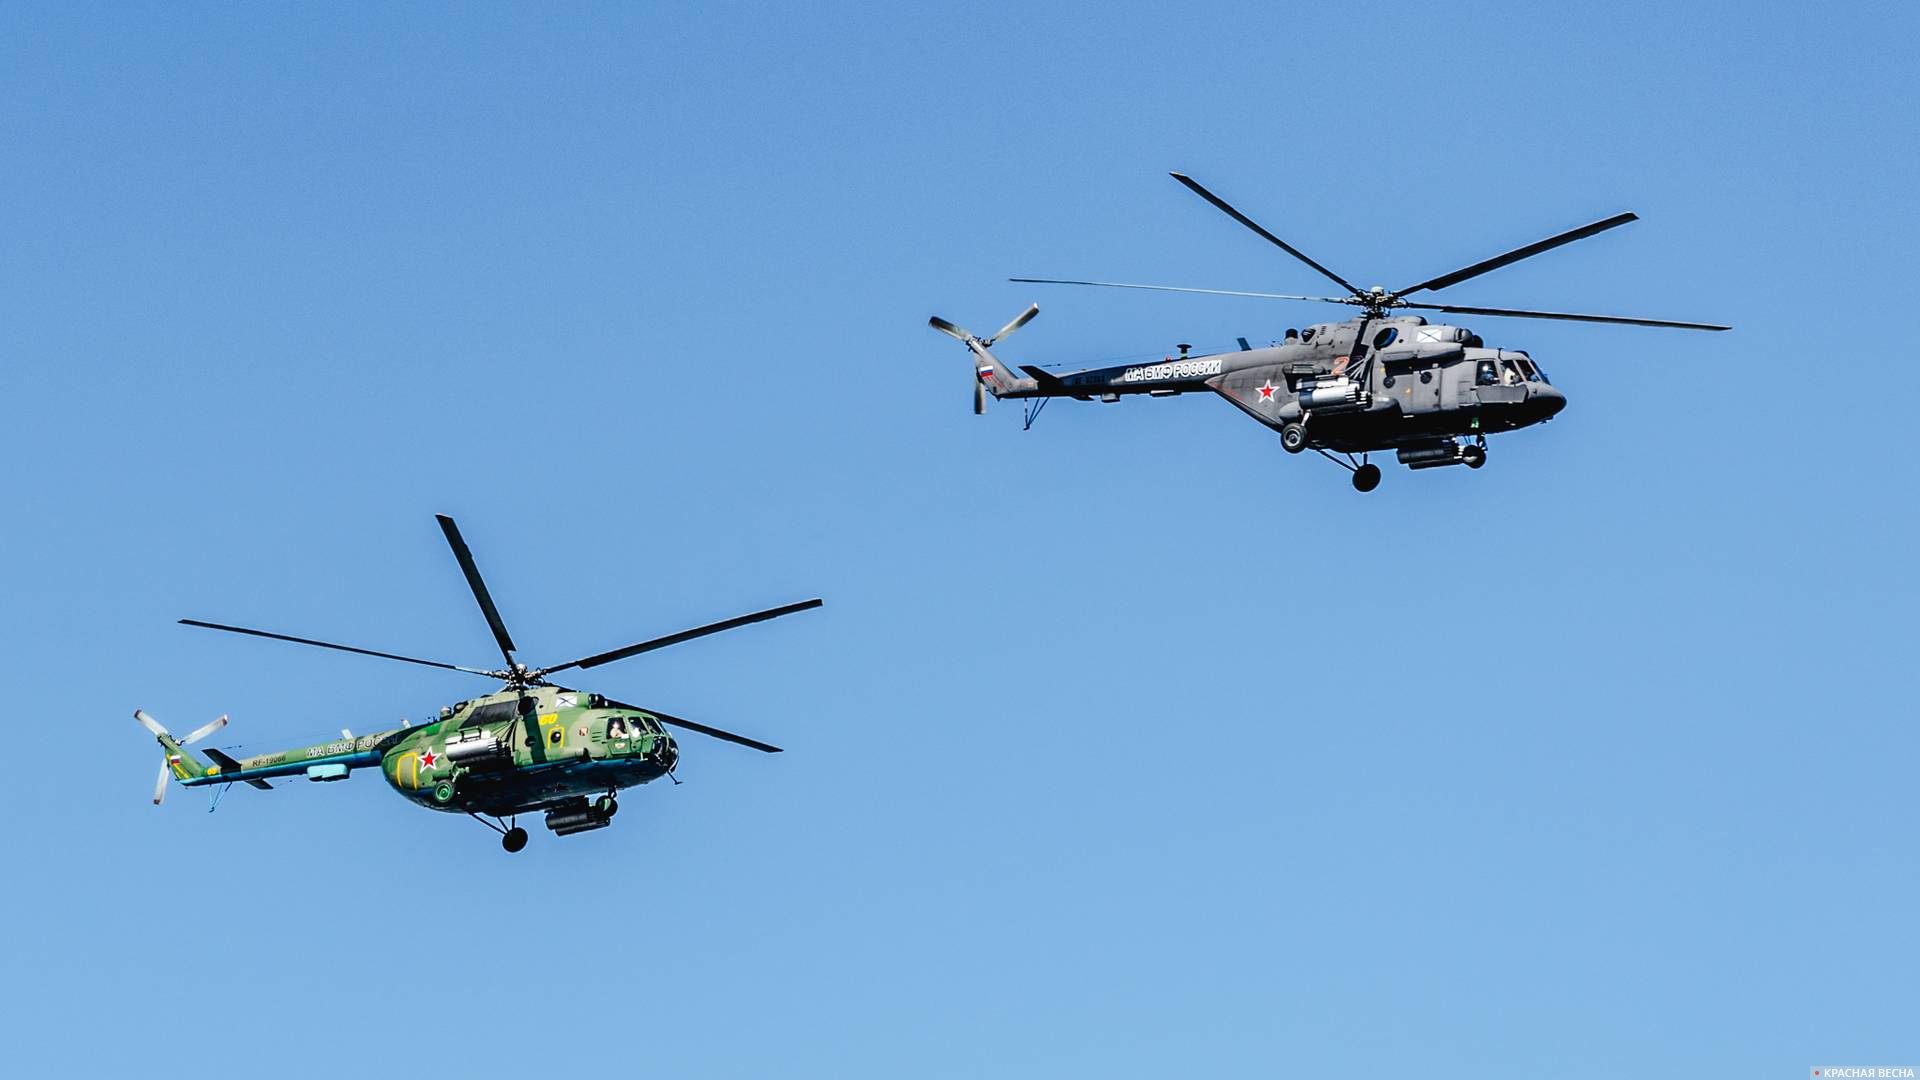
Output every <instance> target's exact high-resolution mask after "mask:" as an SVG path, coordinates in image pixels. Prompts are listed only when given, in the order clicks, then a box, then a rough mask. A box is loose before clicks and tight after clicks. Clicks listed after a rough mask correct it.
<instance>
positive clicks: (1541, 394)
mask: <svg viewBox="0 0 1920 1080" xmlns="http://www.w3.org/2000/svg"><path fill="white" fill-rule="evenodd" d="M1527 404H1528V405H1530V406H1532V407H1533V409H1534V410H1535V411H1536V412H1538V413H1539V415H1540V419H1542V420H1545V419H1548V418H1549V417H1551V416H1553V415H1554V414H1556V413H1558V412H1559V411H1560V410H1561V409H1564V408H1566V407H1567V395H1565V394H1563V393H1561V392H1560V389H1559V388H1558V387H1556V386H1552V385H1549V384H1547V383H1544V382H1539V383H1530V384H1528V386H1527Z"/></svg>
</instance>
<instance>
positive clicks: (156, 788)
mask: <svg viewBox="0 0 1920 1080" xmlns="http://www.w3.org/2000/svg"><path fill="white" fill-rule="evenodd" d="M165 801H167V762H166V761H165V760H162V761H161V762H160V778H159V779H158V780H155V781H154V782H153V805H155V806H159V805H160V804H161V803H163V802H165Z"/></svg>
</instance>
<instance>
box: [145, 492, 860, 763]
mask: <svg viewBox="0 0 1920 1080" xmlns="http://www.w3.org/2000/svg"><path fill="white" fill-rule="evenodd" d="M435 518H436V519H437V520H438V521H439V522H440V531H441V532H442V533H443V534H445V536H446V538H447V546H448V547H450V548H452V549H453V557H454V559H455V560H456V561H458V562H459V564H460V572H461V573H462V574H463V575H464V576H465V577H466V579H467V587H468V589H470V590H471V591H472V593H473V598H474V600H475V601H476V602H477V603H478V604H479V605H480V613H481V615H483V616H484V617H485V618H486V620H487V627H488V629H490V630H492V631H493V639H494V642H495V643H496V644H497V645H499V647H500V656H501V658H502V659H504V660H505V661H506V664H507V666H506V667H504V668H478V667H466V666H463V665H460V664H449V663H446V662H445V661H441V660H424V659H421V658H420V657H417V656H402V655H400V654H399V653H390V652H381V651H379V650H376V649H362V648H360V647H358V646H355V645H340V644H337V643H335V642H331V641H320V640H317V639H315V638H304V637H295V636H293V635H291V634H276V633H273V632H272V631H268V630H255V629H253V628H251V627H245V626H229V625H227V624H225V623H214V622H203V621H201V620H199V619H181V620H180V622H181V624H183V625H186V626H198V627H201V628H203V629H207V630H224V631H226V632H227V633H231V634H246V635H249V636H251V637H260V638H270V639H272V640H274V641H290V642H292V643H294V644H296V645H311V646H313V647H315V648H320V649H333V650H335V651H337V652H347V653H357V654H359V655H361V656H374V657H379V658H380V659H383V660H398V661H400V662H402V663H407V664H419V665H421V666H423V667H434V668H441V669H443V670H446V671H463V672H466V673H467V674H469V675H484V676H486V677H488V678H491V679H499V680H500V681H502V682H503V683H505V684H506V685H505V686H504V687H503V688H502V689H505V690H524V689H526V688H527V687H530V686H557V685H558V684H556V683H552V682H548V681H547V676H548V675H551V674H553V673H554V672H557V671H566V670H568V669H570V668H581V669H586V668H593V667H599V666H600V665H602V664H611V663H613V662H614V661H616V660H625V659H627V658H628V657H631V656H638V655H640V654H641V653H645V652H652V651H653V650H655V649H664V648H666V647H667V646H669V645H678V644H680V643H682V642H685V641H692V640H694V639H695V638H702V637H706V636H707V635H709V634H717V633H720V632H721V631H723V630H732V629H735V628H737V627H741V626H749V625H751V624H753V623H757V622H765V621H767V620H768V619H777V618H779V617H780V616H782V615H791V614H793V613H795V612H799V611H807V610H810V609H812V608H817V607H819V606H821V604H822V603H823V601H821V600H820V599H819V598H818V597H815V598H814V599H811V600H802V601H800V602H799V603H795V604H784V605H782V606H780V607H775V608H767V609H766V610H764V611H756V612H752V613H750V614H747V615H737V616H735V617H733V618H731V619H722V620H720V621H719V622H714V623H708V624H706V625H705V626H696V627H694V628H693V629H691V630H681V631H678V632H676V633H672V634H667V635H664V636H662V637H657V638H650V639H648V640H646V641H642V642H639V643H637V644H634V645H626V646H623V647H621V648H618V649H611V650H609V651H607V652H601V653H594V654H593V655H591V656H584V657H581V658H580V659H578V660H569V661H567V662H566V663H563V664H552V665H549V666H547V667H540V668H532V667H528V666H527V665H526V664H523V663H521V662H520V661H518V660H516V659H514V655H513V654H514V652H515V651H516V647H515V645H514V644H513V638H512V636H511V635H509V634H508V633H507V626H506V623H505V622H504V621H503V620H502V619H501V618H500V610H499V608H497V607H495V606H494V603H493V596H492V595H491V594H490V593H488V592H487V583H486V581H485V580H484V579H482V578H481V576H480V567H479V566H478V564H476V563H475V562H474V560H473V552H472V551H471V550H470V549H469V548H468V547H467V542H466V540H465V539H464V538H463V537H462V536H461V535H460V527H459V526H458V525H456V524H454V521H453V519H452V518H450V517H448V516H446V515H445V514H436V515H435ZM560 689H563V690H564V689H567V688H566V687H560ZM608 704H610V705H611V706H613V707H614V708H620V709H632V710H634V711H636V712H645V713H649V714H651V715H653V716H656V717H658V718H659V719H660V722H661V723H664V724H671V725H674V726H676V727H682V728H685V729H687V730H689V731H697V732H700V733H701V734H703V735H710V736H712V737H714V738H716V739H724V740H726V741H728V742H733V743H739V744H740V745H742V746H750V747H752V748H753V749H755V750H760V751H762V752H765V753H770V754H777V753H779V752H780V748H779V747H777V746H773V745H770V744H768V743H763V742H760V741H758V740H756V739H750V738H747V737H746V736H744V735H736V734H734V733H733V732H730V731H723V730H721V729H720V728H716V727H708V726H707V725H705V724H697V723H694V722H693V721H691V720H683V719H681V718H679V717H675V716H668V715H667V714H665V713H662V712H660V711H659V710H657V709H649V708H641V707H640V706H638V705H627V704H624V703H621V702H617V701H612V700H611V699H609V700H608ZM195 737H198V733H196V736H195Z"/></svg>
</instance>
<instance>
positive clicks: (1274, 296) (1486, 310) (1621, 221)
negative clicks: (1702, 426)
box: [1008, 173, 1731, 330]
mask: <svg viewBox="0 0 1920 1080" xmlns="http://www.w3.org/2000/svg"><path fill="white" fill-rule="evenodd" d="M1170 175H1171V176H1172V177H1173V178H1174V179H1175V180H1178V181H1180V183H1182V184H1183V185H1185V186H1186V187H1187V188H1188V189H1189V190H1190V191H1192V192H1193V193H1194V194H1196V195H1199V196H1200V197H1201V198H1203V199H1205V200H1207V201H1208V202H1210V203H1212V204H1213V205H1214V206H1215V207H1216V208H1218V209H1219V210H1220V211H1221V212H1223V213H1225V214H1226V215H1227V216H1229V217H1231V218H1233V219H1234V220H1235V221H1238V222H1239V223H1240V224H1242V225H1245V226H1246V227H1247V228H1248V229H1250V230H1252V231H1253V232H1254V233H1255V234H1257V235H1258V236H1260V237H1261V238H1263V239H1265V240H1266V241H1268V242H1269V243H1271V244H1273V245H1274V246H1275V247H1278V248H1279V249H1280V250H1282V251H1285V252H1286V253H1287V254H1289V255H1291V256H1293V257H1294V258H1296V259H1298V260H1300V261H1301V262H1303V263H1305V264H1307V265H1308V266H1310V267H1312V268H1313V269H1314V270H1316V271H1318V272H1319V273H1320V275H1321V276H1322V277H1325V278H1326V279H1327V280H1329V281H1331V282H1333V283H1334V284H1335V285H1338V286H1340V287H1341V288H1342V289H1345V290H1346V291H1347V295H1345V296H1296V295H1291V294H1286V293H1262V292H1239V291H1235V290H1230V289H1194V288H1185V287H1181V286H1175V285H1136V284H1131V283H1127V282H1118V281H1077V280H1069V279H1064V278H1024V277H1017V278H1009V279H1008V280H1009V281H1017V282H1022V283H1025V284H1032V285H1095V286H1099V287H1101V288H1108V289H1151V290H1155V291H1158V292H1183V293H1206V294H1210V295H1214V296H1245V297H1252V298H1255V299H1260V300H1304V301H1310V302H1314V303H1324V304H1348V305H1351V306H1353V307H1358V308H1360V309H1362V310H1363V312H1364V313H1365V317H1367V318H1370V319H1374V318H1381V317H1383V316H1385V315H1387V314H1388V313H1389V312H1392V311H1394V310H1395V309H1399V308H1409V309H1415V310H1420V311H1443V312H1450V313H1453V314H1457V315H1494V316H1499V317H1502V318H1518V319H1558V320H1563V321H1568V322H1590V323H1614V324H1619V325H1625V326H1656V327H1666V328H1671V329H1678V330H1728V329H1731V327H1726V326H1719V325H1716V324H1713V323H1696V322H1674V321H1671V320H1667V319H1640V318H1630V317H1627V316H1621V315H1580V314H1575V313H1573V312H1566V311H1534V310H1528V309H1523V308H1493V307H1478V306H1465V305H1459V304H1425V303H1418V302H1415V301H1411V300H1408V299H1407V297H1408V296H1410V295H1412V294H1414V293H1417V292H1423V291H1436V290H1439V289H1444V288H1446V287H1448V286H1450V285H1457V284H1459V283H1460V282H1462V281H1467V280H1469V279H1471V278H1476V277H1479V276H1480V275H1482V274H1485V273H1488V272H1490V271H1493V270H1498V269H1500V268H1501V267H1503V266H1510V265H1512V264H1513V263H1517V262H1519V261H1520V260H1522V259H1530V258H1532V257H1533V256H1535V255H1539V254H1541V253H1543V252H1547V251H1551V250H1553V249H1554V248H1557V247H1560V246H1562V245H1565V244H1571V243H1573V242H1574V241H1575V240H1584V239H1586V238H1587V237H1589V236H1594V235H1597V234H1599V233H1603V232H1606V231H1607V230H1608V229H1613V228H1618V227H1619V226H1621V225H1625V224H1627V223H1628V222H1630V221H1638V220H1639V215H1637V214H1634V213H1631V212H1628V213H1620V214H1615V215H1614V216H1612V217H1609V218H1603V219H1601V220H1599V221H1596V222H1593V223H1592V224H1589V225H1582V226H1580V227H1579V228H1577V229H1569V230H1567V231H1566V232H1563V233H1560V234H1559V235H1557V236H1550V237H1548V238H1546V239H1545V240H1537V241H1535V242H1533V243H1531V244H1527V245H1526V246H1524V247H1517V248H1514V249H1513V250H1512V251H1508V252H1505V253H1503V254H1500V255H1495V256H1494V257H1493V258H1491V259H1483V260H1481V261H1480V262H1477V263H1474V264H1473V265H1471V266H1464V267H1461V268H1460V269H1458V270H1452V271H1449V272H1447V273H1445V274H1441V275H1439V276H1438V277H1433V278H1428V279H1427V280H1426V281H1422V282H1420V283H1419V284H1417V285H1409V286H1407V287H1406V288H1403V289H1397V290H1388V289H1386V288H1385V287H1383V286H1379V285H1375V286H1374V287H1372V288H1371V289H1361V288H1360V287H1359V286H1357V285H1355V284H1353V283H1352V282H1350V281H1348V280H1347V279H1346V278H1343V277H1341V276H1340V275H1339V274H1336V273H1334V272H1333V271H1331V270H1329V269H1327V268H1326V267H1324V266H1322V265H1320V264H1319V263H1318V262H1315V261H1314V260H1313V259H1312V258H1311V257H1309V256H1308V255H1307V254H1306V253H1305V252H1303V251H1301V250H1300V249H1299V248H1296V247H1294V246H1293V245H1292V244H1289V243H1287V242H1286V241H1285V240H1282V239H1280V238H1279V237H1278V236H1275V235H1274V234H1273V233H1271V232H1269V231H1267V229H1266V228H1264V227H1263V226H1261V225H1260V223H1259V222H1257V221H1254V220H1253V219H1252V218H1250V217H1248V216H1247V215H1245V214H1243V213H1241V212H1240V211H1239V210H1238V209H1235V208H1234V206H1233V205H1232V204H1231V203H1228V202H1227V201H1226V200H1225V199H1222V198H1221V197H1220V196H1218V195H1215V194H1214V193H1213V192H1211V191H1208V190H1207V189H1206V188H1205V187H1204V186H1202V185H1201V183H1200V182H1199V181H1197V180H1195V179H1193V178H1192V177H1190V176H1187V175H1185V174H1183V173H1171V174H1170Z"/></svg>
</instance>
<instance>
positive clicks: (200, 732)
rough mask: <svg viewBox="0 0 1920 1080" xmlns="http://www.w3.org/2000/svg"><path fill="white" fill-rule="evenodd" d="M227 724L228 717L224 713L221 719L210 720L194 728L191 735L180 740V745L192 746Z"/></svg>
mask: <svg viewBox="0 0 1920 1080" xmlns="http://www.w3.org/2000/svg"><path fill="white" fill-rule="evenodd" d="M226 726H227V717H226V714H225V713H222V714H221V715H220V718H219V719H217V720H210V721H208V722H207V723H204V724H202V725H200V726H199V727H197V728H194V729H193V733H192V734H191V735H188V736H187V737H186V738H184V739H181V740H180V745H181V746H192V745H193V744H194V743H197V742H199V741H200V740H201V739H204V738H206V737H207V736H209V735H211V734H213V733H214V732H216V731H219V730H220V729H221V728H223V727H226Z"/></svg>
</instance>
